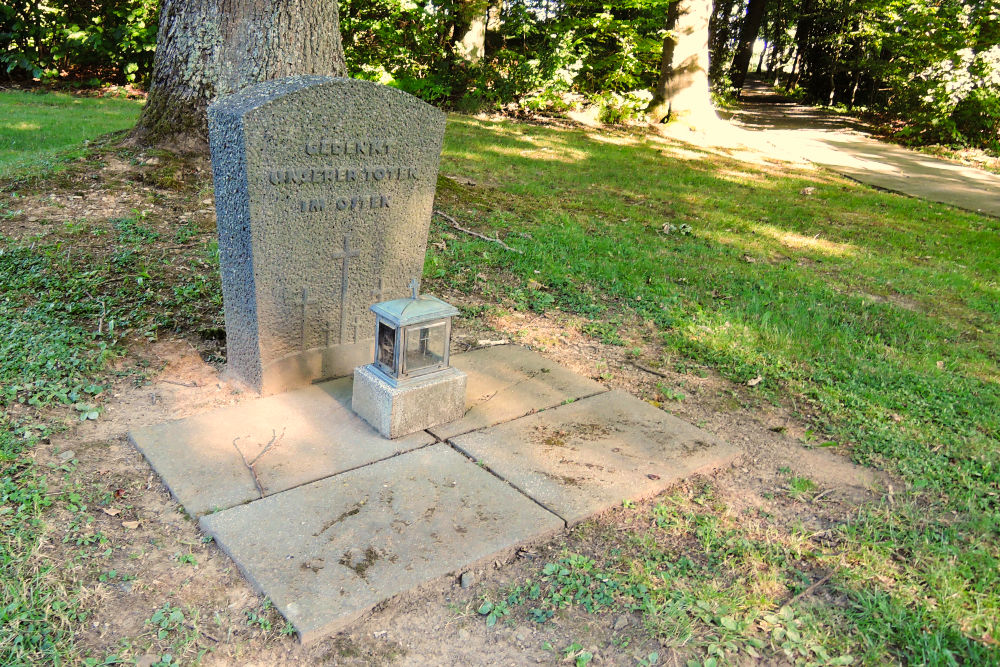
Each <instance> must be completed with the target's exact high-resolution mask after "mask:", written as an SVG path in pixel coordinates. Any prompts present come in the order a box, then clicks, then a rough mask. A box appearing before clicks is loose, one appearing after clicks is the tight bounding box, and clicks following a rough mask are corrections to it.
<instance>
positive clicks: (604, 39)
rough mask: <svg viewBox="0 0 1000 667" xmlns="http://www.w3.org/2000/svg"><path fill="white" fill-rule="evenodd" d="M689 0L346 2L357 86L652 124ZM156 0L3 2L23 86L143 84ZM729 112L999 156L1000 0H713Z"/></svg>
mask: <svg viewBox="0 0 1000 667" xmlns="http://www.w3.org/2000/svg"><path fill="white" fill-rule="evenodd" d="M688 4H691V2H690V0H675V1H670V0H619V1H617V2H600V1H597V0H428V1H422V2H417V1H413V0H341V2H340V17H341V29H342V34H343V45H344V53H345V57H346V60H347V66H348V69H349V72H350V75H351V76H354V77H358V78H364V79H370V80H374V81H379V82H381V83H384V84H387V85H392V86H396V87H398V88H401V89H403V90H406V91H408V92H410V93H413V94H414V95H417V96H418V97H421V98H422V99H425V100H427V101H429V102H432V103H434V104H437V105H439V106H442V107H445V108H450V109H455V110H458V111H466V112H472V111H480V110H504V111H506V112H508V113H529V114H530V113H556V114H557V113H561V112H563V111H565V110H567V109H568V108H570V107H571V106H572V105H574V104H580V103H587V102H589V103H592V104H595V105H597V106H598V108H599V109H600V117H601V119H602V120H604V121H605V122H623V121H627V120H629V119H631V118H635V117H638V116H640V115H641V114H642V113H643V112H644V111H645V109H646V108H647V106H648V105H649V102H650V100H651V99H652V94H651V92H650V91H651V90H653V89H655V86H656V82H657V78H658V77H659V76H660V70H661V63H662V61H663V58H664V50H665V48H670V45H671V44H672V37H673V35H674V34H676V32H677V31H678V30H681V29H683V22H684V15H685V6H686V5H688ZM157 10H158V2H157V0H109V1H106V2H97V1H96V0H89V1H87V0H84V1H72V2H71V1H69V0H61V1H59V2H50V3H47V4H43V3H40V2H31V1H18V0H13V1H11V2H6V3H4V4H3V5H2V6H0V68H2V71H5V72H6V73H7V76H8V77H11V78H12V79H14V80H22V81H23V80H39V81H42V82H57V81H70V82H73V83H74V84H77V85H83V86H90V87H94V86H100V85H106V84H132V85H135V86H138V87H140V88H141V87H143V85H144V83H145V82H146V81H147V80H148V78H149V75H150V72H151V70H152V64H153V51H154V49H155V43H156V33H157V21H158V14H157ZM708 40H709V46H710V75H711V80H712V85H713V89H714V94H715V95H716V96H717V99H718V101H719V102H721V103H725V102H726V101H728V100H732V99H735V98H736V97H738V96H739V93H740V90H741V87H742V84H743V82H744V79H745V77H746V75H747V73H748V72H749V73H750V74H751V75H754V74H759V75H760V76H762V77H766V79H767V80H768V81H771V82H774V83H775V85H777V86H779V87H782V88H784V89H786V90H787V91H788V92H789V93H790V94H792V95H795V96H797V97H799V98H800V99H802V100H803V101H807V102H812V103H820V104H825V105H833V106H836V107H838V108H844V109H848V110H852V111H854V112H857V113H865V112H867V113H872V114H876V115H878V116H879V117H880V118H881V119H883V120H884V121H885V123H886V124H887V125H888V126H889V127H891V128H892V130H893V132H894V133H895V134H896V136H897V137H898V138H901V139H904V140H907V141H912V142H914V143H943V144H949V145H967V146H977V147H982V148H988V149H991V150H993V151H997V150H998V149H1000V0H979V1H973V2H969V1H966V2H961V1H956V0H888V1H884V0H878V1H876V0H716V2H715V3H714V5H713V15H712V21H711V24H710V29H709V35H708Z"/></svg>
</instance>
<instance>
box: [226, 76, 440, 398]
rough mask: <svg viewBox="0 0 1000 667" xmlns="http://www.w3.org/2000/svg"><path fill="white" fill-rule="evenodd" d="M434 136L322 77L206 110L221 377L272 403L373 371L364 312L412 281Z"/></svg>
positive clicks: (436, 117) (428, 126)
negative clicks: (281, 395)
mask: <svg viewBox="0 0 1000 667" xmlns="http://www.w3.org/2000/svg"><path fill="white" fill-rule="evenodd" d="M444 128H445V115H444V114H443V113H442V112H440V111H438V110H437V109H435V108H434V107H432V106H430V105H428V104H426V103H424V102H422V101H420V100H418V99H416V98H415V97H412V96H411V95H408V94H406V93H404V92H402V91H399V90H396V89H394V88H388V87H386V86H381V85H378V84H375V83H371V82H367V81H357V80H353V79H341V78H331V77H321V76H297V77H289V78H285V79H279V80H274V81H267V82H264V83H260V84H257V85H255V86H252V87H249V88H246V89H244V90H242V91H240V92H238V93H236V94H234V95H230V96H227V97H223V98H220V99H219V100H218V101H217V102H216V103H215V104H213V105H212V106H211V107H210V108H209V140H210V144H211V152H212V172H213V176H214V179H215V195H216V212H217V218H218V227H219V258H220V265H221V270H222V292H223V301H224V307H225V318H226V339H227V356H228V372H229V374H230V375H231V376H232V377H234V378H235V379H237V380H240V381H242V382H244V383H246V384H247V385H249V386H250V387H251V388H252V389H254V390H256V391H258V392H260V393H262V394H273V393H277V392H281V391H285V390H287V389H291V388H295V387H298V386H302V385H305V384H309V383H311V382H313V381H315V380H318V379H323V378H329V377H338V376H342V375H347V374H349V373H351V372H353V370H354V368H355V367H356V366H360V365H362V364H365V363H367V362H369V361H370V360H371V358H372V355H373V352H374V315H373V314H372V313H371V312H370V311H369V306H371V305H372V304H373V303H376V302H378V301H385V300H387V299H392V298H397V297H402V296H405V295H406V294H407V292H408V285H409V284H410V281H411V280H413V279H415V278H419V277H420V275H421V273H422V271H423V264H424V254H425V252H426V247H427V232H428V228H429V225H430V216H431V209H432V206H433V200H434V190H435V186H436V183H437V172H438V164H439V161H440V156H441V144H442V141H443V139H444Z"/></svg>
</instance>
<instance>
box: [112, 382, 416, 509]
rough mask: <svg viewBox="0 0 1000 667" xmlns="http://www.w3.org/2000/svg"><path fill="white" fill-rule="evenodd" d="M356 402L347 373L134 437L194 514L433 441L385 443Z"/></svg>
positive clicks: (143, 430) (139, 431)
mask: <svg viewBox="0 0 1000 667" xmlns="http://www.w3.org/2000/svg"><path fill="white" fill-rule="evenodd" d="M350 405H351V379H350V378H341V379H339V380H333V381H331V382H325V383H323V384H318V385H313V386H311V387H307V388H305V389H300V390H297V391H292V392H288V393H285V394H279V395H277V396H269V397H267V398H262V399H257V400H252V401H247V402H245V403H240V404H239V405H234V406H230V407H226V408H222V409H219V410H214V411H212V412H208V413H205V414H201V415H196V416H193V417H188V418H186V419H180V420H175V421H170V422H165V423H162V424H157V425H155V426H149V427H145V428H141V429H136V430H133V431H131V432H130V433H129V439H130V440H131V441H132V443H133V444H134V445H135V446H136V447H137V448H138V449H139V450H140V451H141V452H142V453H143V454H144V455H145V456H146V459H147V460H149V462H150V464H151V465H152V466H153V469H154V470H156V472H157V473H158V474H159V475H160V477H161V478H163V481H164V483H165V484H166V485H167V487H168V488H169V489H170V491H171V492H172V493H173V494H174V497H176V498H177V500H178V502H180V503H181V504H182V505H183V506H184V509H185V510H187V512H188V513H189V514H191V515H193V516H198V515H201V514H204V513H206V512H210V511H213V510H218V509H225V508H229V507H233V506H235V505H239V504H241V503H245V502H248V501H251V500H255V499H258V498H260V497H261V495H262V494H261V492H260V491H261V490H263V495H265V496H268V495H271V494H274V493H277V492H279V491H282V490H285V489H290V488H294V487H296V486H299V485H302V484H306V483H308V482H312V481H315V480H317V479H322V478H324V477H329V476H330V475H334V474H336V473H339V472H343V471H345V470H350V469H352V468H356V467H358V466H362V465H365V464H368V463H372V462H373V461H378V460H380V459H384V458H387V457H390V456H394V455H396V454H399V453H401V452H406V451H409V450H411V449H415V448H418V447H422V446H424V445H427V444H430V443H432V442H434V438H433V437H431V436H430V435H429V434H427V433H426V432H424V431H420V432H418V433H414V434H412V435H410V436H407V437H405V438H400V439H398V440H387V439H386V438H383V437H382V436H381V435H379V434H378V432H376V431H375V430H374V429H373V428H371V427H370V426H369V425H368V424H366V423H365V422H364V421H363V420H362V419H361V418H359V417H358V416H357V415H355V414H354V413H353V412H352V411H351V409H350ZM248 464H252V465H253V470H254V471H255V473H256V478H257V479H256V480H255V479H254V472H251V469H250V467H249V466H248ZM258 482H259V484H260V490H259V489H258V486H257V484H258Z"/></svg>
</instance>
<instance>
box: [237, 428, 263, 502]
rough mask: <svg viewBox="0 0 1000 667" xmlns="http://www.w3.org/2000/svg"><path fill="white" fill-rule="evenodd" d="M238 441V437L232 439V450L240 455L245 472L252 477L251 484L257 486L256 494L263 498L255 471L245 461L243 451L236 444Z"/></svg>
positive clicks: (261, 487) (261, 488)
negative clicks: (247, 471)
mask: <svg viewBox="0 0 1000 667" xmlns="http://www.w3.org/2000/svg"><path fill="white" fill-rule="evenodd" d="M238 440H239V437H236V438H233V449H235V450H236V453H237V454H239V455H240V458H241V459H243V464H244V465H245V466H246V467H247V470H249V471H250V474H251V475H253V483H254V484H255V485H256V486H257V493H259V494H260V497H261V498H263V497H264V487H263V486H261V485H260V479H258V477H257V471H256V470H254V469H253V466H252V465H250V462H249V461H247V457H246V456H245V455H244V454H243V450H242V449H240V448H239V445H237V444H236V442H237V441H238ZM255 460H256V459H255Z"/></svg>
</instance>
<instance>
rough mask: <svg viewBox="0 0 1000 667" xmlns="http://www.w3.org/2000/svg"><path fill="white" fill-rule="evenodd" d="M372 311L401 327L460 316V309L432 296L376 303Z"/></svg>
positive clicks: (426, 295)
mask: <svg viewBox="0 0 1000 667" xmlns="http://www.w3.org/2000/svg"><path fill="white" fill-rule="evenodd" d="M371 311H372V312H373V313H375V314H376V315H379V316H380V317H383V318H384V319H386V320H388V321H390V322H396V323H398V324H399V326H406V325H409V324H417V323H419V322H427V321H428V320H437V319H441V318H443V317H454V316H455V315H458V308H456V307H455V306H453V305H451V304H450V303H447V302H445V301H442V300H441V299H439V298H437V297H436V296H432V295H430V294H420V295H418V296H417V297H416V298H413V297H406V298H405V299H396V300H394V301H383V302H382V303H376V304H375V305H374V306H372V307H371Z"/></svg>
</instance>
